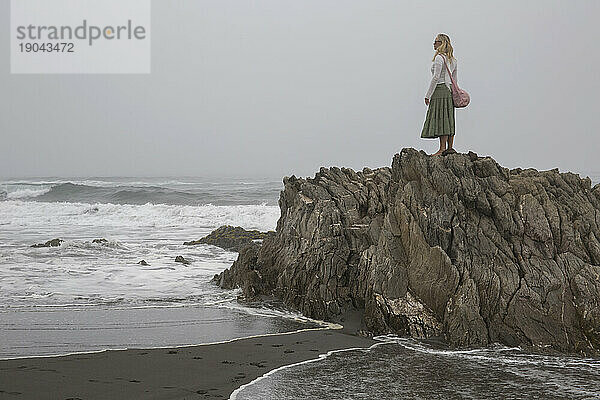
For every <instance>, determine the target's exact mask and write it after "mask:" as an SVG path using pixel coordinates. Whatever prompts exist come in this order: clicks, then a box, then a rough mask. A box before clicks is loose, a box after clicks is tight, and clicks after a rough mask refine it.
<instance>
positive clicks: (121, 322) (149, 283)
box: [0, 178, 315, 358]
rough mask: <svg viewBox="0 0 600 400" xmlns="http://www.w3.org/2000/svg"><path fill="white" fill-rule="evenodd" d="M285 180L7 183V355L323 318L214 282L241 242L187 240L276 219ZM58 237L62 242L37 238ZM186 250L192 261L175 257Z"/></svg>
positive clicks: (271, 224) (169, 340)
mask: <svg viewBox="0 0 600 400" xmlns="http://www.w3.org/2000/svg"><path fill="white" fill-rule="evenodd" d="M281 188H282V183H281V182H280V181H256V182H252V181H239V180H234V181H226V182H222V183H220V184H219V183H218V182H210V181H206V180H196V181H194V180H187V181H180V180H165V179H154V180H147V181H143V180H140V179H139V178H135V179H125V178H122V179H117V180H87V181H81V180H63V179H60V180H56V179H55V180H52V179H44V180H29V181H24V180H12V181H5V182H2V183H0V193H2V195H1V197H2V198H4V200H3V201H0V358H8V357H22V356H35V355H52V354H65V353H72V352H85V351H97V350H103V349H109V348H110V349H115V348H131V347H164V346H179V345H190V344H198V343H206V342H216V341H223V340H228V339H232V338H239V337H246V336H252V335H258V334H265V333H275V332H287V331H290V330H297V329H301V328H305V327H307V326H315V324H314V323H312V322H310V321H308V320H306V319H303V318H301V317H300V316H299V315H297V314H294V313H290V312H285V311H278V310H275V309H272V308H265V307H262V308H256V307H254V306H253V307H249V306H244V305H241V304H239V303H238V302H237V301H236V297H237V295H238V294H239V293H238V292H237V291H232V290H222V289H220V288H218V287H216V286H215V285H214V284H212V283H211V282H210V280H211V279H212V277H213V276H214V275H215V274H217V273H220V272H221V271H223V270H224V269H225V268H228V267H230V266H231V264H232V263H233V261H234V260H235V259H236V258H237V253H235V252H230V251H226V250H223V249H221V248H218V247H215V246H210V245H198V246H184V245H183V242H184V241H188V240H192V239H198V238H200V237H202V236H205V235H207V234H209V233H210V232H211V231H212V230H214V229H216V228H218V227H219V226H221V225H226V224H228V225H236V226H242V227H244V228H246V229H258V230H261V231H266V230H273V229H274V228H275V225H276V223H277V219H278V218H279V207H278V206H277V199H278V196H279V191H280V190H281ZM53 238H61V239H63V240H64V242H63V243H62V245H61V246H59V247H44V248H32V247H30V246H31V245H32V244H35V243H44V242H46V241H47V240H50V239H53ZM94 239H106V241H102V242H97V243H94ZM179 255H181V256H183V257H184V258H186V259H187V260H189V261H191V263H190V264H189V265H184V264H181V263H177V262H175V257H176V256H179ZM141 260H145V261H146V262H147V263H148V264H149V265H147V266H145V265H141V264H139V262H140V261H141Z"/></svg>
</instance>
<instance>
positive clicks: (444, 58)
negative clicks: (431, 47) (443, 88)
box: [440, 53, 457, 88]
mask: <svg viewBox="0 0 600 400" xmlns="http://www.w3.org/2000/svg"><path fill="white" fill-rule="evenodd" d="M440 56H442V53H440ZM442 60H444V65H445V66H446V71H448V75H450V80H451V81H452V87H453V88H455V87H457V86H456V82H454V77H453V76H452V73H451V72H450V68H448V64H446V57H444V56H442Z"/></svg>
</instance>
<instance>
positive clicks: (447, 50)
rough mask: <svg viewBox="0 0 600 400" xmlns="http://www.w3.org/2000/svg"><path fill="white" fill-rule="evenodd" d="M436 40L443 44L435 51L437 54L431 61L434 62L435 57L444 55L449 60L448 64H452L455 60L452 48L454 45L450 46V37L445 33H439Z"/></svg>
mask: <svg viewBox="0 0 600 400" xmlns="http://www.w3.org/2000/svg"><path fill="white" fill-rule="evenodd" d="M435 40H440V41H441V42H442V44H440V45H439V46H438V48H437V49H436V50H435V54H434V55H433V58H432V59H431V61H434V60H435V57H436V56H437V55H438V54H443V55H445V56H446V58H447V59H448V62H452V60H454V49H453V48H452V45H451V44H450V38H449V37H448V35H446V34H445V33H439V34H438V35H437V36H436V37H435Z"/></svg>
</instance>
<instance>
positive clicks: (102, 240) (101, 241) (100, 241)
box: [92, 238, 108, 244]
mask: <svg viewBox="0 0 600 400" xmlns="http://www.w3.org/2000/svg"><path fill="white" fill-rule="evenodd" d="M92 243H99V244H104V243H108V240H106V239H104V238H102V239H94V240H92Z"/></svg>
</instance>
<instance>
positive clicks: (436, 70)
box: [425, 54, 444, 99]
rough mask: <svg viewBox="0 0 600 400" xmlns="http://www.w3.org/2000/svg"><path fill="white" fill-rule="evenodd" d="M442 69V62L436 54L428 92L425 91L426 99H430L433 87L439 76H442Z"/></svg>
mask: <svg viewBox="0 0 600 400" xmlns="http://www.w3.org/2000/svg"><path fill="white" fill-rule="evenodd" d="M442 68H444V62H443V61H442V56H440V55H439V54H438V55H437V56H435V60H434V61H433V76H432V77H431V83H430V84H429V90H428V91H427V94H425V98H426V99H430V98H431V95H432V94H433V91H434V90H435V85H437V82H438V80H439V79H440V75H441V74H442Z"/></svg>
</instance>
